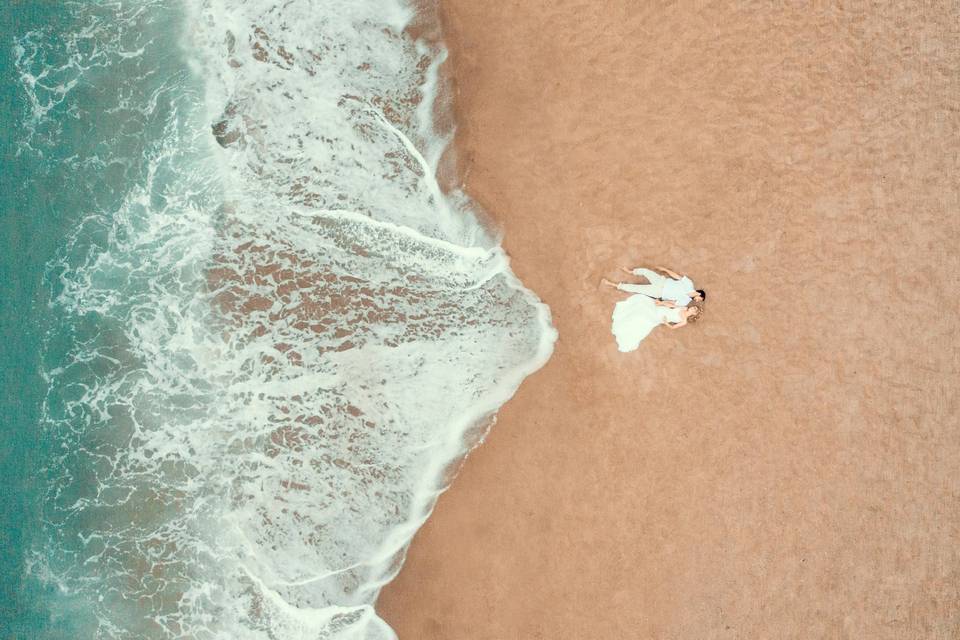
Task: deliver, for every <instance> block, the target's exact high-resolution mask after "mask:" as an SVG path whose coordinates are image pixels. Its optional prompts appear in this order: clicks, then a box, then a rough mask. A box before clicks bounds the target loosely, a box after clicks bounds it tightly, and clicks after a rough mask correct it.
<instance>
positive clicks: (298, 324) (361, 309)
mask: <svg viewBox="0 0 960 640" xmlns="http://www.w3.org/2000/svg"><path fill="white" fill-rule="evenodd" d="M76 10H77V11H78V12H85V13H84V16H81V17H83V19H85V20H86V23H85V24H86V25H87V27H86V28H84V29H80V30H78V31H77V32H76V33H74V34H72V35H70V37H65V38H63V41H66V42H72V43H74V44H73V45H71V46H67V52H66V54H64V55H62V56H61V57H60V58H59V62H58V63H57V64H58V65H59V66H56V67H54V66H52V65H51V63H50V60H49V58H50V56H49V55H47V53H49V52H47V53H45V52H44V51H43V47H41V46H40V45H38V44H37V43H38V42H39V41H40V40H41V38H39V37H37V36H36V35H35V34H34V36H32V37H31V36H29V35H28V36H26V37H25V38H24V39H22V40H21V41H20V42H19V43H18V44H17V47H19V49H18V50H17V53H18V55H19V61H20V64H19V68H20V70H21V75H22V77H23V78H24V87H25V90H26V91H27V92H28V93H29V92H33V93H32V95H33V97H34V99H33V100H32V101H31V104H33V105H34V106H33V109H32V111H31V113H29V114H27V115H26V116H25V122H26V123H27V124H28V125H29V126H26V127H25V129H24V130H25V137H24V142H23V147H24V149H33V150H36V149H41V150H42V148H43V144H45V143H49V141H45V140H44V139H41V138H42V136H44V135H45V136H47V137H48V138H50V139H55V138H57V136H60V135H61V134H62V132H61V128H60V127H57V126H56V118H57V117H60V118H64V117H68V116H69V117H73V118H77V119H80V120H82V119H83V118H93V119H95V120H96V119H99V120H100V121H101V122H102V123H103V122H107V121H109V122H110V123H111V125H110V126H106V125H105V124H104V125H103V126H100V127H99V128H97V127H93V128H92V129H91V131H92V132H93V133H91V134H90V135H94V136H95V137H96V136H99V139H97V140H95V142H94V143H91V144H89V145H85V146H83V147H82V148H81V149H80V151H79V152H78V153H77V154H75V155H74V156H72V157H71V160H70V162H71V163H72V165H71V166H75V167H76V170H77V171H83V170H89V171H90V172H91V176H92V175H93V172H97V175H98V176H101V178H98V179H101V180H102V184H100V183H98V184H99V185H100V187H101V188H102V189H103V190H105V191H106V192H109V194H110V197H108V198H102V197H100V196H99V195H97V194H94V195H92V196H91V197H90V198H89V202H90V203H91V204H90V208H89V210H88V211H86V212H85V214H84V215H83V216H82V219H81V222H80V224H78V226H77V229H76V231H75V232H74V233H73V234H72V235H71V237H70V239H69V241H68V242H67V243H66V244H65V247H64V250H63V252H62V254H61V258H60V259H59V260H58V261H56V263H55V264H53V265H51V269H50V278H51V280H52V281H54V282H55V295H54V302H53V304H54V306H55V308H56V309H57V310H58V312H59V314H60V315H61V317H62V318H63V325H64V327H65V328H66V329H67V331H66V334H67V335H69V340H51V341H50V344H49V345H48V354H47V357H46V361H47V370H46V375H47V378H48V380H49V383H50V393H49V396H48V399H47V405H46V429H47V433H48V434H49V437H50V438H51V440H52V442H53V443H54V444H55V447H54V449H53V453H52V455H51V458H50V464H49V465H48V472H47V473H48V476H47V478H48V481H49V483H50V490H49V492H48V497H47V502H46V505H45V511H44V517H45V521H46V523H47V535H46V538H45V540H46V542H45V544H44V546H43V548H41V549H38V551H37V553H36V554H35V557H34V560H33V567H34V570H35V571H36V572H38V573H40V574H42V575H43V576H44V577H45V578H46V579H48V580H50V581H51V582H54V583H56V584H57V585H58V586H59V588H60V591H61V593H62V594H63V597H64V599H65V600H64V601H65V602H70V603H72V604H71V606H73V607H74V608H75V609H76V610H78V611H80V610H82V611H85V612H88V613H89V614H90V619H91V623H90V624H91V627H90V628H91V629H92V630H94V631H93V633H95V637H100V638H192V639H197V638H200V639H202V638H239V639H243V638H251V639H253V638H282V639H284V640H292V639H299V638H303V639H307V638H310V639H316V638H369V639H376V638H393V637H394V634H393V632H392V630H390V628H389V627H388V626H387V625H386V624H385V623H384V622H383V621H382V620H381V619H380V618H379V617H377V615H376V613H375V611H374V608H373V605H374V604H375V601H376V597H377V594H378V592H379V590H380V588H381V587H382V586H383V585H384V584H385V583H386V582H388V581H389V580H390V579H391V578H392V577H393V576H394V575H395V574H396V572H397V571H398V570H399V568H400V565H401V563H402V560H403V556H404V553H405V550H406V547H407V545H408V544H409V541H410V539H411V537H412V536H413V534H414V532H415V531H416V530H417V528H418V527H419V526H420V525H421V524H422V523H423V521H424V520H425V519H426V518H427V516H428V515H429V513H430V511H431V509H432V508H433V505H434V502H435V500H436V499H437V497H438V495H439V494H440V492H442V491H443V489H444V488H445V487H446V486H447V484H448V483H449V481H450V480H451V479H452V475H453V473H454V472H455V470H456V468H457V466H458V464H459V463H460V461H462V459H463V457H464V456H465V455H466V454H467V452H468V451H469V449H470V448H471V447H472V446H474V445H475V444H476V443H477V442H479V440H480V439H482V436H483V434H484V433H485V432H486V429H487V428H488V427H489V425H490V424H491V423H492V419H493V416H494V415H495V412H496V411H497V409H498V408H499V407H500V406H501V405H502V404H503V403H504V402H506V401H507V400H508V399H509V398H510V396H511V395H512V394H513V393H514V391H515V390H516V388H517V386H518V385H519V384H520V382H521V381H522V380H523V378H524V377H525V376H527V375H528V374H530V373H531V372H533V371H535V370H536V369H537V368H539V367H540V366H542V365H543V364H544V362H546V360H547V358H548V357H549V355H550V353H551V350H552V344H553V340H554V339H555V332H554V330H553V328H552V326H551V323H550V316H549V310H548V309H547V307H546V306H545V305H544V304H543V303H541V302H540V301H539V300H538V299H537V298H536V296H535V295H534V294H533V293H531V292H530V291H528V290H527V289H525V288H524V287H523V286H522V285H521V284H520V282H519V281H518V280H517V279H516V278H515V277H514V276H513V274H512V273H511V271H510V269H509V265H508V260H507V257H506V255H505V254H504V252H503V251H502V249H501V248H500V247H499V244H498V242H497V238H496V237H495V236H494V235H493V234H491V233H490V231H489V229H488V228H487V227H485V226H484V225H483V224H482V223H481V220H480V218H479V214H478V212H477V210H476V208H475V205H474V204H473V203H472V202H471V201H470V199H469V198H468V197H467V196H466V195H465V194H464V193H462V192H461V191H460V190H459V189H458V188H457V187H456V181H455V180H451V179H447V180H446V181H442V180H441V179H439V178H438V176H441V175H447V176H450V175H452V174H451V171H450V167H449V166H448V165H449V163H450V157H449V153H448V145H449V142H450V136H451V135H452V127H451V126H450V124H449V118H450V113H449V108H450V106H449V104H448V99H447V98H446V97H445V96H447V95H448V94H449V90H448V87H446V84H445V80H444V78H443V76H442V75H441V74H440V72H439V71H440V66H441V64H442V63H443V61H444V59H445V57H446V52H445V50H444V48H443V46H442V43H441V42H440V41H439V40H437V39H436V38H435V37H427V36H428V35H429V34H435V33H436V23H435V22H434V21H433V18H432V16H431V15H430V13H431V8H430V7H420V8H419V9H417V10H415V8H414V7H413V6H411V5H409V4H407V3H405V2H401V1H400V0H378V1H366V0H350V1H343V0H290V1H287V2H283V3H279V2H275V1H274V0H245V1H244V0H194V1H192V2H187V3H185V4H184V5H183V6H180V5H177V6H176V7H172V6H171V4H170V3H160V2H148V1H147V0H143V1H142V2H139V3H125V5H123V8H120V5H117V4H116V3H106V2H104V3H102V4H101V3H90V4H87V5H82V4H81V5H78V8H77V9H76ZM174 11H177V12H180V13H178V14H177V15H179V16H181V19H179V20H174V18H173V17H171V16H173V12H174ZM160 16H162V19H161V18H160ZM172 20H174V22H176V24H177V25H179V26H178V29H179V31H178V41H179V44H180V48H178V49H177V55H178V56H179V57H180V58H179V59H180V60H181V61H183V66H184V67H185V68H186V67H187V66H188V68H189V73H188V72H186V71H182V70H179V71H178V70H176V68H175V65H172V64H171V65H170V69H169V70H168V71H167V72H166V74H165V75H164V74H163V73H160V72H159V71H157V68H158V67H157V61H156V59H155V58H151V56H157V55H163V53H162V52H164V51H166V52H167V54H169V50H165V49H163V48H162V47H159V46H158V45H157V42H158V41H159V40H158V38H160V37H161V36H162V34H163V30H162V29H161V28H160V27H159V26H158V25H160V26H163V25H169V24H172V22H171V21H172ZM81 22H82V21H81ZM151 29H153V31H151ZM151 34H153V35H151ZM416 34H421V35H422V36H423V37H415V35H416ZM71 38H72V39H71ZM84 39H87V40H89V42H87V44H86V45H84V42H86V40H84ZM71 47H72V48H71ZM54 57H56V56H54ZM58 73H59V74H62V75H64V76H65V77H66V81H67V83H68V84H63V85H57V86H56V87H54V86H52V84H50V83H47V84H44V82H43V79H44V78H51V77H54V76H55V75H57V74H58ZM138 74H140V75H138ZM124 78H125V79H124ZM102 83H109V84H110V85H111V87H112V90H113V92H112V93H110V92H106V93H107V94H109V95H113V96H114V98H113V102H112V103H111V104H108V105H107V106H105V107H104V109H102V110H101V111H99V112H97V113H90V112H85V111H84V110H83V109H82V108H80V107H76V106H69V104H68V103H70V101H71V95H72V94H73V93H75V92H76V91H78V90H80V89H77V88H75V87H81V88H82V87H83V86H85V85H86V86H90V87H94V86H98V85H100V84H102ZM58 87H59V88H58ZM45 96H46V97H45ZM78 102H80V101H78ZM108 102H109V100H108ZM62 104H65V105H67V106H64V107H63V108H60V109H59V110H58V106H60V105H62ZM58 114H59V115H58ZM130 122H133V123H135V124H136V126H134V125H132V124H129V123H130ZM51 123H52V124H51ZM124 123H127V124H126V125H125V124H124ZM124 127H127V128H128V129H129V131H126V132H125V131H124ZM149 132H152V133H151V134H150V135H148V133H149ZM128 134H129V136H130V139H128V138H127V135H128Z"/></svg>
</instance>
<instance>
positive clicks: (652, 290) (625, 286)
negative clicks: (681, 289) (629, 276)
mask: <svg viewBox="0 0 960 640" xmlns="http://www.w3.org/2000/svg"><path fill="white" fill-rule="evenodd" d="M617 289H620V291H626V292H627V293H642V294H643V295H645V296H650V297H651V298H659V297H660V293H661V292H662V291H663V287H657V285H654V284H630V283H629V282H621V283H619V284H618V285H617Z"/></svg>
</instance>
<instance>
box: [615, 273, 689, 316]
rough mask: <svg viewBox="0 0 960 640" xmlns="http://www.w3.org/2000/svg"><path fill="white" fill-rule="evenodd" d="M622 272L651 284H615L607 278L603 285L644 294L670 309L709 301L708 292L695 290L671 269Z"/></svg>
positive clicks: (687, 280) (685, 277)
mask: <svg viewBox="0 0 960 640" xmlns="http://www.w3.org/2000/svg"><path fill="white" fill-rule="evenodd" d="M620 270H621V271H623V272H624V273H629V274H630V275H634V276H642V277H644V278H646V279H647V282H649V283H650V284H630V283H628V282H620V283H616V284H615V283H613V282H610V281H609V280H607V279H606V278H604V279H603V284H605V285H607V286H609V287H615V288H617V289H620V291H626V292H628V293H642V294H643V295H645V296H649V297H651V298H655V299H658V300H663V301H664V302H665V303H666V305H667V306H670V307H685V306H687V305H689V304H690V303H691V302H693V301H697V302H701V301H704V300H706V299H707V292H706V291H704V290H703V289H695V288H694V286H693V281H691V280H690V278H688V277H687V276H681V275H680V274H679V273H676V272H675V271H671V270H670V269H666V268H664V267H657V268H656V270H652V269H645V268H643V267H637V268H636V269H627V268H626V267H620ZM658 272H659V273H658Z"/></svg>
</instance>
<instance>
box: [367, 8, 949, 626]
mask: <svg viewBox="0 0 960 640" xmlns="http://www.w3.org/2000/svg"><path fill="white" fill-rule="evenodd" d="M697 4H698V8H696V9H692V8H685V9H682V8H679V7H678V6H677V5H676V4H673V3H661V2H655V3H647V2H637V1H636V0H609V1H597V0H590V1H586V0H525V1H524V2H516V1H513V2H508V1H505V0H486V1H483V2H479V1H477V0H445V2H444V22H445V29H446V36H447V39H448V42H449V44H450V46H451V49H452V64H453V74H454V76H455V78H456V81H457V85H458V88H459V95H458V97H457V108H458V117H459V121H460V130H459V134H458V148H459V150H460V159H461V162H462V169H463V171H464V175H465V181H466V184H467V187H468V189H469V191H470V193H471V194H472V195H473V196H474V197H475V198H477V199H478V200H479V201H480V202H481V203H482V204H483V205H484V206H485V207H486V208H487V209H488V211H489V212H490V213H491V214H492V215H493V216H494V217H495V218H496V219H497V220H499V221H500V222H501V223H502V226H503V229H504V233H505V242H504V244H505V246H506V248H507V250H508V251H509V252H510V254H511V255H512V256H513V265H514V269H515V271H516V273H517V274H518V275H519V276H520V277H521V278H522V279H523V281H524V282H525V283H526V284H527V285H528V286H529V287H531V288H532V289H533V290H534V291H536V292H537V293H539V294H540V295H541V296H542V297H543V299H544V300H545V301H546V302H547V303H548V304H550V306H551V308H552V309H553V313H554V319H555V322H556V325H557V328H558V329H559V332H560V340H559V343H558V344H557V349H556V353H555V355H554V357H553V359H552V360H551V361H550V362H549V363H548V365H547V366H546V367H545V368H544V369H543V370H541V371H540V372H539V373H537V374H536V375H534V376H532V377H531V378H529V379H528V380H527V381H526V382H525V383H524V384H523V386H522V387H521V389H520V391H519V392H518V394H517V395H516V397H515V398H514V399H513V400H512V401H511V402H510V403H509V404H508V405H507V406H506V407H505V408H504V409H503V410H502V412H501V415H500V421H499V424H498V425H497V426H496V427H494V430H493V432H492V433H491V435H490V437H489V438H488V440H487V443H486V444H484V445H483V446H482V447H481V448H480V449H478V450H477V451H476V452H475V453H474V454H473V455H472V456H471V457H470V458H469V460H468V461H467V463H466V466H465V467H464V469H463V471H462V472H461V475H460V477H459V478H458V479H457V481H456V482H455V483H454V486H453V487H452V489H450V491H449V492H448V493H447V494H446V495H444V497H443V498H442V499H441V500H440V502H439V504H438V507H437V509H436V512H435V513H434V515H433V517H432V519H431V520H430V521H429V522H428V523H427V525H426V526H425V527H424V528H423V530H422V531H421V533H420V534H419V535H418V536H417V538H416V539H415V541H414V543H413V546H412V548H411V551H410V554H409V558H408V561H407V564H406V566H405V568H404V569H403V571H402V573H401V575H400V576H399V578H398V579H397V580H396V581H395V582H394V583H393V584H392V585H391V586H390V587H389V588H388V589H386V591H385V592H384V594H383V595H382V597H381V600H380V602H379V605H378V607H379V610H380V611H381V613H382V614H383V615H384V616H385V617H386V619H387V620H388V621H389V622H390V624H391V625H393V626H394V627H395V628H396V629H397V631H398V632H399V634H400V637H401V638H402V639H404V640H420V639H424V640H427V639H431V638H445V639H446V638H449V639H456V640H466V639H470V640H504V639H513V638H519V639H528V638H529V639H532V638H544V639H549V640H554V639H567V638H569V639H597V640H600V639H604V640H609V639H620V638H627V639H632V638H695V639H704V638H731V639H733V638H751V639H752V638H857V639H859V638H870V639H872V640H873V639H884V638H897V639H904V638H906V639H912V638H957V637H960V403H958V388H960V331H958V329H960V322H958V315H960V304H958V292H960V257H958V256H960V187H958V184H960V178H958V176H960V160H958V156H960V142H958V141H960V8H958V6H957V5H956V4H955V3H913V2H910V3H891V2H877V3H871V4H869V5H867V4H865V3H864V4H861V3H752V4H750V6H749V7H748V6H747V3H713V4H709V5H708V4H707V3H697ZM788 4H789V8H788V7H787V5H788ZM634 264H648V265H649V264H664V265H667V266H670V267H672V268H674V269H677V270H682V271H684V272H686V273H689V274H690V275H691V276H692V277H693V278H694V280H695V282H696V283H697V284H698V285H700V286H702V287H704V288H706V289H707V290H708V294H709V300H708V301H707V313H706V316H705V318H704V319H703V321H702V322H701V323H699V324H697V325H693V326H690V327H688V328H684V329H681V330H678V331H673V332H670V331H667V330H663V329H660V330H657V331H656V332H655V333H654V334H653V335H652V336H651V337H650V338H648V339H647V340H646V341H645V342H644V343H643V344H642V345H641V347H640V349H639V350H638V351H636V352H634V353H631V354H620V353H618V352H617V350H616V347H615V344H614V342H613V338H612V336H611V335H610V332H609V320H610V313H611V310H612V307H613V304H614V302H615V300H616V299H617V294H615V293H611V292H609V291H607V290H601V289H600V288H599V286H598V282H599V279H600V277H601V276H605V275H606V276H609V277H614V276H615V275H616V268H617V267H618V266H619V265H631V266H632V265H634Z"/></svg>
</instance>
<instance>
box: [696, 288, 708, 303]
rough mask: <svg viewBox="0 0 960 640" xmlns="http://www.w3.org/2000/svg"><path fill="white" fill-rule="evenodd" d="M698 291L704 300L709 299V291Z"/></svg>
mask: <svg viewBox="0 0 960 640" xmlns="http://www.w3.org/2000/svg"><path fill="white" fill-rule="evenodd" d="M697 293H699V294H700V299H701V300H703V301H704V302H706V301H707V292H706V291H704V290H703V289H697Z"/></svg>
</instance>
